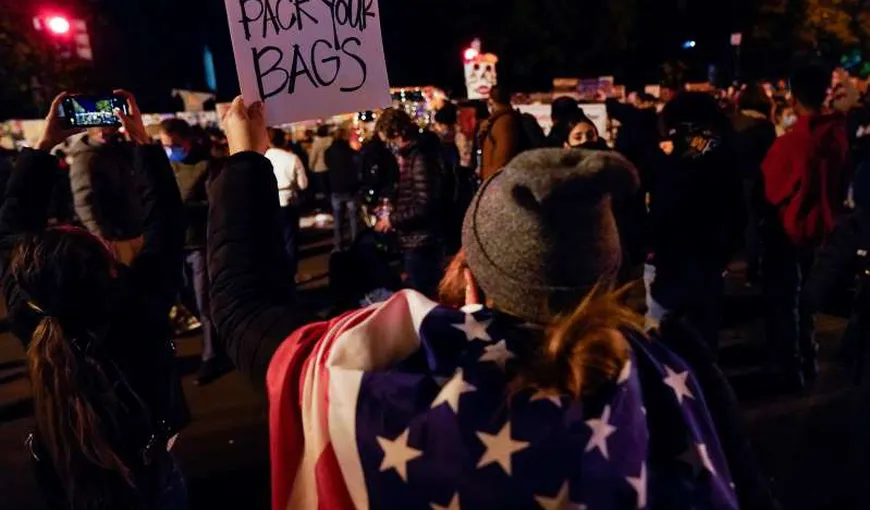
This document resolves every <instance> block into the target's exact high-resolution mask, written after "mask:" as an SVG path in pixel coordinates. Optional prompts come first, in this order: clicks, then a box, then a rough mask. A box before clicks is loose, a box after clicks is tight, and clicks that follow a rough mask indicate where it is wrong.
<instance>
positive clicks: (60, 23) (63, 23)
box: [45, 16, 70, 35]
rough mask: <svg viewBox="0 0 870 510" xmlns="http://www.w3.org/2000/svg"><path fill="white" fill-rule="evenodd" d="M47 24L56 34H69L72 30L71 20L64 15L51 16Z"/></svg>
mask: <svg viewBox="0 0 870 510" xmlns="http://www.w3.org/2000/svg"><path fill="white" fill-rule="evenodd" d="M45 24H46V25H47V26H48V30H49V31H51V33H53V34H54V35H67V34H68V33H69V30H70V22H69V20H68V19H66V18H64V17H63V16H51V17H50V18H48V19H47V20H46V22H45Z"/></svg>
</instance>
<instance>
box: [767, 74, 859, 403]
mask: <svg viewBox="0 0 870 510" xmlns="http://www.w3.org/2000/svg"><path fill="white" fill-rule="evenodd" d="M830 83H831V74H830V71H829V70H826V69H824V68H823V67H822V66H819V65H815V64H808V65H805V66H803V67H801V68H800V69H798V70H796V71H795V73H794V74H793V76H792V79H791V87H792V97H793V98H794V101H795V102H796V105H795V111H796V112H797V113H798V121H797V124H796V125H795V126H794V129H793V130H792V131H791V132H789V133H788V134H786V135H785V136H783V137H781V138H779V139H778V140H777V141H776V142H775V143H774V144H773V146H772V147H771V149H770V151H769V152H768V154H767V157H766V158H765V160H764V163H763V165H762V172H763V174H764V187H765V195H766V198H767V201H768V202H769V203H770V205H771V206H772V209H773V210H772V211H771V212H772V214H771V216H775V217H772V218H771V219H770V221H768V228H767V232H766V243H765V244H766V248H765V257H764V265H763V268H762V271H763V274H764V294H765V302H766V304H767V336H768V338H769V341H771V342H772V343H773V346H774V349H775V351H776V353H777V356H778V361H779V363H780V368H781V369H782V371H783V376H784V379H785V381H784V382H785V383H786V385H787V386H788V387H789V388H792V389H802V388H803V386H804V384H805V383H806V380H807V379H813V378H814V377H815V375H816V374H817V372H818V365H817V362H816V350H817V347H818V346H817V344H816V342H815V340H814V339H813V318H812V315H811V314H810V312H809V310H808V309H807V307H806V306H804V304H803V303H802V302H801V300H800V297H799V296H800V289H801V287H802V286H803V282H804V279H805V277H806V275H807V274H808V272H809V269H810V268H811V267H812V264H813V259H814V256H815V251H816V249H817V248H818V247H819V246H820V245H821V244H822V242H823V240H824V238H825V237H826V236H827V235H828V234H830V233H831V231H832V230H833V228H834V224H835V221H836V219H837V218H838V217H839V216H840V215H841V213H842V212H843V211H844V207H845V206H844V205H843V204H844V201H845V198H846V193H847V188H848V185H849V181H850V179H851V175H852V164H851V158H850V154H849V141H848V136H847V131H846V117H845V116H844V115H843V113H841V112H838V111H833V112H830V111H825V109H824V108H823V104H824V101H825V98H826V96H827V91H828V87H829V86H830Z"/></svg>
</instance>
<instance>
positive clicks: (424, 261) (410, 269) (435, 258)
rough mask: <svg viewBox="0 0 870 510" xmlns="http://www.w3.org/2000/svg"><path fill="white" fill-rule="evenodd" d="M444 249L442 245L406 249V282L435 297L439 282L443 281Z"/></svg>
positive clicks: (408, 285) (430, 296) (410, 286)
mask: <svg viewBox="0 0 870 510" xmlns="http://www.w3.org/2000/svg"><path fill="white" fill-rule="evenodd" d="M443 262H444V249H443V248H442V247H441V246H424V247H421V248H408V249H405V273H406V275H407V277H408V279H407V281H406V282H405V283H406V285H407V287H409V288H412V289H414V290H416V291H418V292H420V293H421V294H423V295H425V296H426V297H429V298H433V299H434V298H435V295H436V293H437V291H438V282H440V281H441V275H442V272H443V270H442V264H443Z"/></svg>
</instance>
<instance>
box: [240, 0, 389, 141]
mask: <svg viewBox="0 0 870 510" xmlns="http://www.w3.org/2000/svg"><path fill="white" fill-rule="evenodd" d="M226 6H227V16H228V17H229V23H230V34H231V36H232V40H233V51H234V53H235V57H236V69H237V71H238V74H239V84H240V86H241V89H242V95H243V96H244V98H245V101H246V102H248V103H250V102H253V101H264V102H265V103H266V121H267V122H268V123H269V124H270V125H275V124H284V123H289V122H296V121H301V120H310V119H316V118H320V117H326V116H330V115H334V114H338V113H348V112H354V111H359V110H370V109H373V108H379V107H384V106H388V105H389V104H390V94H389V84H388V81H387V67H386V64H385V63H384V48H383V42H382V40H381V27H380V15H379V11H378V3H377V0H226Z"/></svg>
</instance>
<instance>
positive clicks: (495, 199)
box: [462, 149, 639, 323]
mask: <svg viewBox="0 0 870 510" xmlns="http://www.w3.org/2000/svg"><path fill="white" fill-rule="evenodd" d="M638 186H639V180H638V175H637V171H636V170H635V168H634V167H633V166H632V165H631V163H629V162H628V160H626V159H625V158H623V157H622V156H620V155H619V154H617V153H614V152H601V151H586V150H570V151H568V150H564V149H540V150H534V151H528V152H525V153H523V154H521V155H519V156H517V157H516V158H515V159H514V160H513V161H511V162H510V164H508V166H507V167H505V169H504V170H502V171H501V172H499V173H497V174H495V175H494V176H492V177H491V178H490V179H489V180H487V181H486V182H484V183H483V185H482V186H481V188H480V190H479V191H478V192H477V195H476V196H475V197H474V199H473V201H472V203H471V206H470V207H469V209H468V213H467V214H466V216H465V223H464V225H463V229H462V230H463V231H462V246H463V247H464V248H465V251H466V258H467V261H468V266H469V268H470V269H471V272H472V274H474V277H475V279H476V280H477V282H478V284H479V285H480V287H481V288H482V289H483V291H484V293H486V296H487V297H488V298H491V299H493V300H494V302H495V303H496V306H497V307H498V308H499V309H500V310H502V311H504V312H506V313H510V314H512V315H515V316H516V317H519V318H521V319H523V320H527V321H531V322H537V323H543V322H547V321H548V320H549V319H551V318H552V316H553V315H554V314H559V313H562V312H566V311H569V310H570V309H572V308H573V307H574V306H576V305H577V304H578V303H579V301H580V300H581V299H582V298H583V297H584V296H585V295H586V294H587V293H588V292H589V291H590V290H591V288H592V287H593V286H594V285H595V283H596V282H598V281H599V280H602V279H603V280H605V281H612V280H613V279H614V278H615V277H616V274H617V272H618V271H619V266H620V263H621V260H622V254H621V252H622V250H621V247H620V243H619V234H618V231H617V228H616V220H615V218H614V214H613V211H612V209H611V196H612V195H614V194H620V195H621V194H633V193H635V192H636V191H637V189H638Z"/></svg>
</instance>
